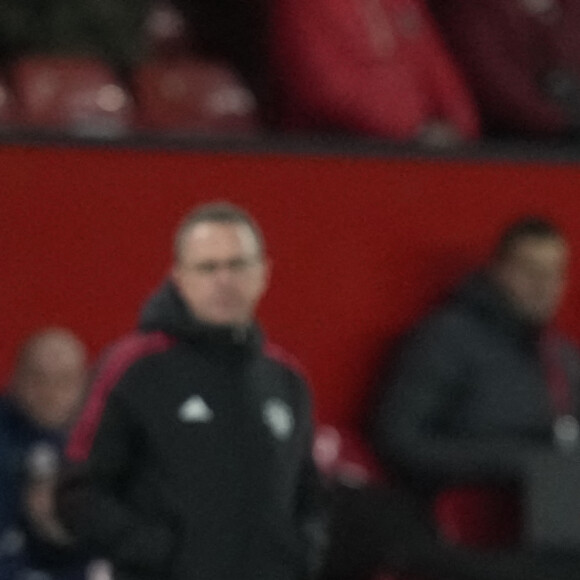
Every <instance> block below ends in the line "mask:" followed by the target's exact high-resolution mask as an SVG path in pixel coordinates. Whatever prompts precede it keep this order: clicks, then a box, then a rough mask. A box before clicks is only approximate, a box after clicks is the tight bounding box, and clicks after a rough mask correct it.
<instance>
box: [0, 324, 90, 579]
mask: <svg viewBox="0 0 580 580" xmlns="http://www.w3.org/2000/svg"><path fill="white" fill-rule="evenodd" d="M85 375H86V353H85V347H84V345H83V344H82V342H81V341H80V340H79V339H78V338H77V337H76V336H75V335H74V334H73V333H72V332H70V331H69V330H66V329H61V328H49V329H45V330H42V331H40V332H38V333H36V334H34V335H33V336H31V337H30V338H29V339H28V340H27V341H26V342H25V343H24V345H23V346H22V348H21V349H20V352H19V353H18V357H17V361H16V365H15V369H14V372H13V374H12V378H11V380H10V384H9V385H8V388H7V390H6V394H5V395H3V396H1V397H0V464H1V465H2V469H1V470H0V578H2V580H11V579H12V578H15V577H17V576H16V575H17V574H21V573H22V570H23V569H24V568H27V567H36V566H37V565H38V566H42V565H43V563H40V562H36V560H40V559H42V560H44V559H45V558H48V559H49V560H52V559H53V558H52V556H53V554H52V548H53V547H54V549H55V550H56V551H60V550H61V549H62V548H63V547H64V546H66V544H67V543H68V538H67V536H66V534H65V533H64V531H63V530H62V528H61V527H60V525H59V524H58V522H57V521H56V518H55V517H54V509H53V501H52V496H53V493H52V491H53V487H54V480H55V477H56V471H57V469H58V464H59V459H60V452H61V449H62V447H63V444H64V440H65V437H66V435H67V431H68V427H69V426H70V424H71V422H72V421H73V420H74V418H75V415H76V412H77V410H78V409H79V407H80V405H81V402H82V399H83V393H84V388H85V382H86V381H85ZM40 552H42V558H41V557H40ZM55 560H59V567H60V563H61V562H60V557H59V558H55ZM18 577H20V576H18ZM65 577H67V578H68V577H74V576H64V575H59V574H54V575H47V578H55V579H56V578H65Z"/></svg>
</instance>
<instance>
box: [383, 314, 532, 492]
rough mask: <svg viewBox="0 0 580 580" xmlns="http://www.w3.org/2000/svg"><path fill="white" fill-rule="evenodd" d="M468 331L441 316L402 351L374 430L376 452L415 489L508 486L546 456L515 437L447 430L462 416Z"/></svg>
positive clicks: (467, 370) (466, 386)
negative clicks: (466, 435) (486, 436)
mask: <svg viewBox="0 0 580 580" xmlns="http://www.w3.org/2000/svg"><path fill="white" fill-rule="evenodd" d="M468 331H469V329H468V328H462V327H461V323H460V322H459V321H458V320H456V319H454V318H453V317H452V316H447V315H446V314H441V316H434V317H432V318H431V319H430V320H429V321H427V322H425V323H424V325H423V326H421V327H420V328H419V329H418V330H417V331H416V333H414V334H413V336H412V337H411V338H410V339H409V341H408V342H407V343H406V344H405V345H404V347H403V349H402V351H401V353H402V354H401V356H400V358H399V360H398V364H396V365H395V368H394V371H393V372H392V373H391V376H390V378H389V379H388V380H385V381H384V384H383V385H382V394H381V399H380V401H379V405H378V409H377V414H376V417H375V421H374V425H373V430H374V434H373V435H374V440H375V445H376V448H377V451H378V453H379V454H380V456H381V457H382V459H383V461H385V462H386V463H387V464H391V465H395V466H396V467H397V468H399V470H400V471H401V473H403V474H404V475H406V476H407V477H410V478H411V480H412V481H414V482H415V484H416V485H420V486H427V487H428V488H433V487H434V486H437V485H440V484H443V483H444V484H446V485H453V484H460V483H469V482H478V483H510V482H519V481H521V480H522V478H524V477H525V473H526V468H527V465H528V462H529V461H530V460H531V458H532V457H533V456H535V455H536V454H537V453H539V452H541V451H540V449H539V448H538V447H537V446H534V445H533V444H530V443H528V442H526V441H523V440H519V439H517V438H516V437H503V438H494V439H485V440H482V439H473V438H461V437H460V436H457V435H456V434H450V433H448V432H447V431H446V429H445V422H446V417H448V416H449V414H450V413H453V412H461V411H460V406H459V405H458V403H459V402H460V401H461V398H462V397H463V396H465V395H466V391H467V393H468V390H469V380H470V373H471V372H472V370H473V369H472V367H471V366H470V364H469V361H470V358H469V352H468V350H467V349H466V343H467V342H469V336H468Z"/></svg>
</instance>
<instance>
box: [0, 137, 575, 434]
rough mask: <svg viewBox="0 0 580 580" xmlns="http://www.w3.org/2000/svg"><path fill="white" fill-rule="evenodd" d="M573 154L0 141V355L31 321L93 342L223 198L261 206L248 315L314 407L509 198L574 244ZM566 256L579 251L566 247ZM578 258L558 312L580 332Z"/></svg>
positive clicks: (486, 234)
mask: <svg viewBox="0 0 580 580" xmlns="http://www.w3.org/2000/svg"><path fill="white" fill-rule="evenodd" d="M579 183H580V166H565V165H548V164H545V165H541V164H536V165H530V164H524V163H521V164H508V163H497V162H496V163H476V162H452V161H448V162H442V161H440V162H433V161H432V162H429V161H408V160H380V159H346V158H338V157H327V158H313V157H310V158H308V157H301V156H292V155H288V156H283V155H242V154H210V153H195V152H185V153H167V152H166V153H164V152H151V151H125V150H120V151H106V150H99V149H84V150H83V149H79V150H74V149H66V148H62V149H57V148H52V149H51V148H19V147H10V146H5V147H2V148H0V223H1V227H0V248H2V269H1V274H2V284H1V286H0V320H1V321H2V333H1V334H0V372H1V373H2V374H4V375H5V374H6V373H7V372H8V369H9V368H10V365H11V364H12V359H13V356H14V353H15V349H16V346H17V344H18V342H19V341H21V340H22V339H23V337H25V336H26V335H27V334H28V333H30V332H32V331H33V330H35V329H36V328H38V327H40V326H43V325H47V324H59V325H66V326H70V327H72V328H73V329H74V330H75V331H77V332H78V333H79V334H80V335H81V336H82V337H84V339H85V340H86V341H87V343H88V344H89V346H90V348H91V351H92V352H93V353H96V352H97V351H98V350H99V349H100V348H102V347H103V346H104V345H105V344H106V343H107V342H109V341H110V340H111V339H113V338H115V337H117V336H118V335H120V334H122V333H124V332H125V331H127V330H128V329H129V328H130V327H131V326H132V325H133V323H134V320H135V317H136V313H137V311H138V308H139V305H140V303H141V302H142V300H143V299H144V298H145V297H146V296H147V294H148V293H149V292H150V290H151V289H152V287H153V286H154V285H155V284H156V283H157V282H158V281H159V280H160V279H161V277H162V276H163V275H164V272H165V271H166V268H167V266H168V264H169V255H170V238H171V236H172V232H173V228H174V225H175V223H176V222H177V220H178V219H179V218H180V217H181V215H182V214H183V213H184V212H185V211H187V210H188V209H189V208H190V207H191V206H193V205H195V204H196V203H198V202H200V201H205V200H211V199H216V198H221V199H225V198H227V199H230V200H232V201H234V202H237V203H240V204H242V205H244V206H245V207H247V208H248V209H249V210H250V211H252V212H253V213H254V214H255V215H256V217H257V218H258V220H259V221H260V222H261V223H262V224H263V227H264V229H265V232H266V237H267V239H268V241H269V246H270V250H271V254H272V257H273V259H274V279H273V283H272V287H271V290H270V293H269V295H268V296H267V298H266V299H265V301H264V303H263V307H262V309H261V318H262V320H263V322H264V325H265V327H266V329H267V331H268V333H269V334H270V336H271V337H272V338H273V339H274V340H276V341H278V342H280V343H282V344H283V345H285V346H286V347H287V348H288V349H290V350H292V351H293V352H294V353H295V354H296V355H298V357H299V358H300V359H301V360H302V362H303V363H304V365H305V366H306V367H307V368H308V370H309V371H310V375H311V378H312V380H313V383H314V385H315V390H316V400H317V409H318V415H319V417H320V418H322V419H323V420H325V421H333V422H339V423H343V422H348V421H350V420H351V419H352V418H353V417H355V416H357V414H358V412H359V411H360V410H361V409H362V408H363V406H364V404H365V396H364V395H365V392H366V388H367V386H368V385H369V383H370V382H371V380H372V377H373V372H374V370H375V368H376V365H377V362H378V359H379V353H380V352H381V350H382V345H383V344H384V342H385V340H388V339H389V338H390V337H392V336H393V335H395V334H396V333H398V332H400V331H401V330H402V329H403V328H405V327H407V325H408V324H409V323H410V322H411V321H412V320H414V319H415V318H416V317H417V315H418V313H419V312H421V311H422V310H424V308H425V305H426V304H427V303H428V302H429V301H431V300H433V298H434V297H436V296H437V295H438V294H439V293H440V292H441V291H442V290H443V289H444V288H446V287H447V286H448V285H449V284H450V283H451V282H452V281H454V280H456V279H457V278H458V276H460V274H461V273H463V272H465V271H466V270H467V269H468V268H470V267H471V266H472V265H474V264H475V263H477V262H478V261H480V260H481V259H482V258H483V257H484V256H485V255H486V252H487V250H488V248H489V246H490V244H491V242H492V240H493V239H494V236H495V235H496V233H497V232H498V230H499V229H500V228H501V227H502V226H503V225H504V224H505V223H506V222H507V221H508V220H510V219H512V218H514V217H516V216H518V215H519V214H520V213H522V212H547V213H548V214H549V215H551V216H552V217H554V218H555V219H557V220H558V221H559V222H560V223H561V225H562V226H563V227H564V228H565V229H566V230H567V231H568V233H569V235H570V237H571V241H572V245H573V248H575V249H576V250H577V249H578V248H580V231H578V228H577V227H576V226H577V223H578V216H579V215H580V195H579V191H578V190H579V188H578V184H579ZM575 253H576V257H577V258H578V257H579V256H580V252H578V251H576V252H575ZM579 264H580V262H579V263H576V264H574V267H573V271H572V277H571V278H572V279H571V282H572V287H571V289H570V292H569V293H568V296H567V298H566V302H565V304H564V308H563V312H562V324H563V326H564V327H565V328H566V329H567V330H569V331H570V332H571V333H572V334H573V335H575V336H576V337H578V338H580V311H579V309H578V308H576V304H577V303H578V299H579V298H580V265H579Z"/></svg>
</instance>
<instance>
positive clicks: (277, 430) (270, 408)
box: [262, 399, 294, 441]
mask: <svg viewBox="0 0 580 580" xmlns="http://www.w3.org/2000/svg"><path fill="white" fill-rule="evenodd" d="M262 417H263V419H264V423H265V424H266V425H267V426H268V427H269V428H270V431H272V435H274V437H276V439H279V440H281V441H286V440H287V439H289V438H290V436H291V435H292V432H293V431H294V415H293V414H292V409H291V408H290V406H289V405H288V404H286V403H285V402H284V401H282V400H281V399H268V400H267V401H266V402H265V403H264V407H263V409H262Z"/></svg>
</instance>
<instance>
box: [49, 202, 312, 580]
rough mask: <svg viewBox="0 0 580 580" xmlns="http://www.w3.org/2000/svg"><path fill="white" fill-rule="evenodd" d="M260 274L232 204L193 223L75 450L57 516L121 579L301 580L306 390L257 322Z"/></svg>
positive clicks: (98, 394) (251, 226)
mask: <svg viewBox="0 0 580 580" xmlns="http://www.w3.org/2000/svg"><path fill="white" fill-rule="evenodd" d="M268 276H269V266H268V262H267V259H266V257H265V252H264V244H263V240H262V235H261V233H260V231H259V229H258V227H257V225H256V224H255V223H254V221H253V220H252V219H251V218H250V217H249V216H248V215H247V214H246V213H245V212H243V211H242V210H240V209H239V208H237V207H235V206H232V205H229V204H210V205H207V206H203V207H201V208H200V209H198V210H197V211H195V212H194V213H192V214H191V215H189V216H188V217H187V218H186V219H185V221H184V222H183V223H182V225H181V227H180V228H179V229H178V231H177V234H176V238H175V262H174V267H173V270H172V274H171V276H170V279H169V280H168V281H167V282H166V283H165V284H164V285H163V286H162V288H161V289H160V290H159V291H158V292H157V293H156V294H155V295H154V296H153V297H152V298H151V300H150V301H149V302H148V304H147V305H146V307H145V309H144V311H143V313H142V316H141V320H140V324H139V330H138V331H137V332H136V333H135V334H133V335H131V336H129V337H126V338H125V339H123V340H121V341H120V342H119V343H118V344H116V345H114V346H113V347H112V348H111V349H110V350H109V351H108V353H107V354H106V356H105V357H104V360H103V362H102V364H101V366H100V369H99V371H98V373H97V376H96V379H95V382H94V385H93V390H92V396H91V398H90V400H89V401H88V404H87V406H86V408H85V411H84V413H83V415H82V417H81V420H80V422H79V424H78V425H77V427H76V430H75V431H74V433H73V436H72V438H71V441H70V444H69V448H68V457H69V459H70V460H71V462H72V465H71V470H70V471H69V473H68V475H67V476H65V477H64V479H63V483H62V486H61V491H60V509H61V514H62V518H63V520H64V521H65V523H66V524H67V525H68V526H69V527H70V528H71V529H72V530H73V532H74V533H75V534H76V535H77V536H78V537H79V539H81V540H84V541H85V542H86V543H88V544H90V545H92V546H93V548H94V549H95V550H96V551H97V552H98V553H99V554H101V555H103V556H105V557H107V558H109V559H110V560H111V561H112V563H113V566H114V568H115V578H116V579H118V580H141V579H144V580H145V579H147V580H149V579H151V580H153V579H157V580H189V579H191V578H196V580H221V579H227V578H236V579H238V580H244V579H248V580H249V579H255V580H261V579H264V580H302V579H304V578H307V577H308V576H309V574H310V573H311V571H312V568H313V566H314V563H315V560H316V544H317V541H318V540H319V539H320V530H319V527H320V526H319V524H320V518H319V516H320V514H319V501H318V497H317V494H318V480H317V476H316V472H315V469H314V467H313V463H312V460H311V419H310V404H309V397H308V392H307V388H306V386H305V384H304V381H303V379H302V378H301V376H300V374H299V373H298V372H297V371H296V370H295V368H294V366H293V365H292V364H291V363H289V362H288V357H285V356H284V354H283V353H282V352H281V351H280V349H279V348H277V347H275V346H272V345H270V344H268V343H267V342H266V341H265V340H264V338H263V336H262V334H261V332H260V330H259V328H258V327H257V325H256V324H255V322H254V310H255V307H256V306H257V304H258V301H259V300H260V298H261V296H262V294H263V293H264V291H265V289H266V287H267V282H268Z"/></svg>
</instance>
